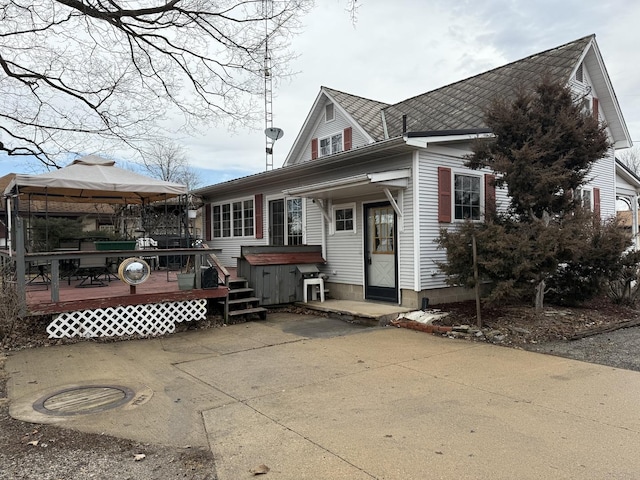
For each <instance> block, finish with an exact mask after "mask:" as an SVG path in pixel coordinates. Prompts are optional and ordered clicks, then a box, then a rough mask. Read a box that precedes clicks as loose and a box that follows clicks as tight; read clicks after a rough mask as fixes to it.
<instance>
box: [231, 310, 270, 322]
mask: <svg viewBox="0 0 640 480" xmlns="http://www.w3.org/2000/svg"><path fill="white" fill-rule="evenodd" d="M251 314H257V315H260V318H262V319H263V320H264V319H265V318H267V309H266V308H264V307H254V308H245V309H244V310H230V311H229V316H230V317H237V316H240V315H251Z"/></svg>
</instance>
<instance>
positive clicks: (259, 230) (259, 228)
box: [255, 193, 264, 238]
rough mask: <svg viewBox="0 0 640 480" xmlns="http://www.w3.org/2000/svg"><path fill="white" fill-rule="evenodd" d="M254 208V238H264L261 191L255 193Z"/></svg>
mask: <svg viewBox="0 0 640 480" xmlns="http://www.w3.org/2000/svg"><path fill="white" fill-rule="evenodd" d="M255 208H256V217H255V224H256V238H264V232H263V220H262V218H263V213H262V212H263V208H264V206H263V196H262V194H261V193H259V194H257V195H256V196H255Z"/></svg>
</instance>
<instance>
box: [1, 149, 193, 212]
mask: <svg viewBox="0 0 640 480" xmlns="http://www.w3.org/2000/svg"><path fill="white" fill-rule="evenodd" d="M4 194H5V195H7V196H16V195H18V196H24V197H27V198H29V199H30V200H42V201H53V202H83V203H110V204H127V205H128V204H148V203H151V202H157V201H161V200H166V199H168V198H173V197H177V196H180V195H186V194H187V187H186V186H185V185H181V184H178V183H173V182H165V181H163V180H157V179H155V178H150V177H146V176H144V175H139V174H137V173H134V172H132V171H130V170H124V169H122V168H118V167H116V166H115V162H114V161H113V160H107V159H105V158H102V157H99V156H97V155H89V156H86V157H82V158H79V159H77V160H74V161H73V162H72V163H71V164H70V165H68V166H66V167H64V168H61V169H59V170H55V171H52V172H47V173H42V174H39V175H25V174H16V176H15V178H14V179H13V180H12V181H11V182H10V183H9V185H7V188H6V189H5V191H4Z"/></svg>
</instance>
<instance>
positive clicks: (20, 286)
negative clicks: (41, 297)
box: [15, 216, 27, 316]
mask: <svg viewBox="0 0 640 480" xmlns="http://www.w3.org/2000/svg"><path fill="white" fill-rule="evenodd" d="M15 228H16V289H17V290H16V292H17V294H18V301H19V302H20V305H21V307H20V315H21V316H22V315H25V314H26V313H27V312H26V308H27V294H26V284H25V283H26V274H27V272H26V267H25V262H24V253H25V252H24V230H23V228H22V218H21V217H19V216H16V224H15Z"/></svg>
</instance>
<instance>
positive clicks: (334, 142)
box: [320, 132, 343, 157]
mask: <svg viewBox="0 0 640 480" xmlns="http://www.w3.org/2000/svg"><path fill="white" fill-rule="evenodd" d="M342 150H343V148H342V132H341V133H336V134H335V135H331V136H329V137H324V138H321V139H320V156H321V157H324V156H325V155H331V154H332V153H338V152H341V151H342Z"/></svg>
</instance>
